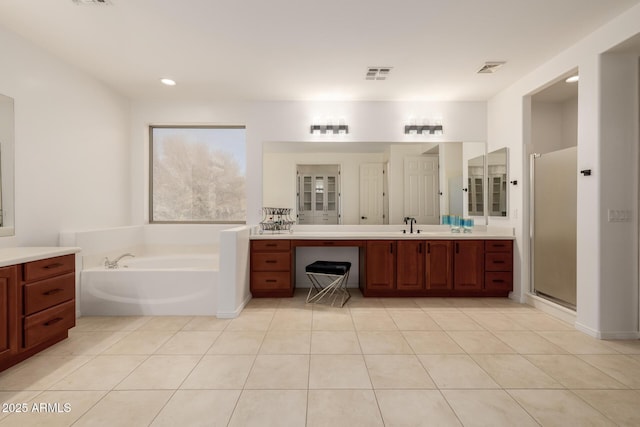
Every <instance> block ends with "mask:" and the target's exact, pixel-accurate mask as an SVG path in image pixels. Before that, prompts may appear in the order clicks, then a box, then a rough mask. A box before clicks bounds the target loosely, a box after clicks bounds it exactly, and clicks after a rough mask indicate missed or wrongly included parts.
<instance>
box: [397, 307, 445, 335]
mask: <svg viewBox="0 0 640 427" xmlns="http://www.w3.org/2000/svg"><path fill="white" fill-rule="evenodd" d="M387 312H388V313H389V315H390V316H391V318H392V319H393V321H394V322H395V323H396V326H397V327H398V329H400V330H401V331H440V330H442V329H441V328H440V326H438V324H437V323H436V322H434V321H433V319H432V318H431V317H430V316H429V315H428V314H427V313H425V312H424V311H422V310H415V309H412V310H389V309H388V310H387Z"/></svg>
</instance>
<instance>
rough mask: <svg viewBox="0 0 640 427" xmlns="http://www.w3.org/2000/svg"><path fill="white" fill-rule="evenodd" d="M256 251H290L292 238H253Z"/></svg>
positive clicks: (252, 242)
mask: <svg viewBox="0 0 640 427" xmlns="http://www.w3.org/2000/svg"><path fill="white" fill-rule="evenodd" d="M251 244H252V248H253V250H254V251H288V250H290V249H291V241H290V240H252V241H251Z"/></svg>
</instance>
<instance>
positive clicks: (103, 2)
mask: <svg viewBox="0 0 640 427" xmlns="http://www.w3.org/2000/svg"><path fill="white" fill-rule="evenodd" d="M72 1H73V2H74V3H75V4H77V5H80V6H109V5H111V4H112V3H111V0H72Z"/></svg>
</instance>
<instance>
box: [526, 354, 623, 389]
mask: <svg viewBox="0 0 640 427" xmlns="http://www.w3.org/2000/svg"><path fill="white" fill-rule="evenodd" d="M525 357H526V358H527V359H528V360H529V361H530V362H531V363H533V364H534V365H536V366H537V367H538V368H540V369H542V370H543V371H544V372H546V373H547V374H548V375H550V376H551V377H552V378H553V379H555V380H556V381H558V382H559V383H560V384H562V385H563V386H565V387H567V388H576V389H579V388H587V389H597V388H607V389H619V388H626V387H625V386H624V385H623V384H621V383H619V382H618V381H616V380H615V379H613V378H612V377H610V376H609V375H606V374H605V373H603V372H602V371H600V370H599V369H596V368H594V367H593V366H591V365H590V364H588V363H586V362H584V361H583V360H581V359H579V358H578V357H576V356H573V355H528V356H525Z"/></svg>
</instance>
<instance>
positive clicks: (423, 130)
mask: <svg viewBox="0 0 640 427" xmlns="http://www.w3.org/2000/svg"><path fill="white" fill-rule="evenodd" d="M404 133H405V134H407V135H416V134H417V135H423V134H429V135H442V134H443V133H444V127H443V126H442V121H440V120H436V121H435V122H434V123H433V124H428V125H417V124H415V123H411V124H408V125H405V126H404Z"/></svg>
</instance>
